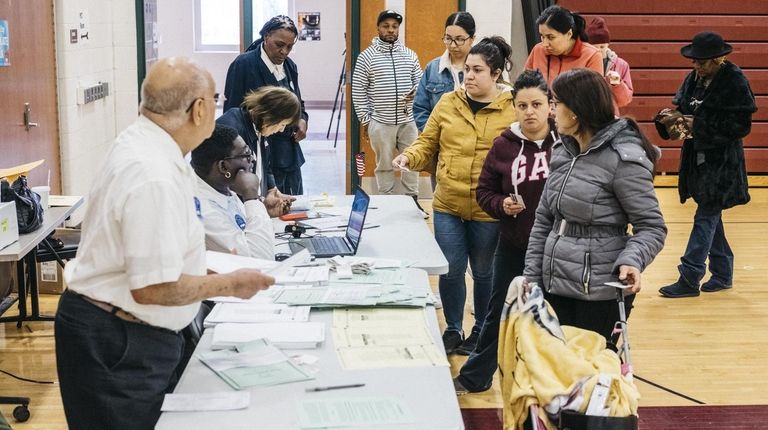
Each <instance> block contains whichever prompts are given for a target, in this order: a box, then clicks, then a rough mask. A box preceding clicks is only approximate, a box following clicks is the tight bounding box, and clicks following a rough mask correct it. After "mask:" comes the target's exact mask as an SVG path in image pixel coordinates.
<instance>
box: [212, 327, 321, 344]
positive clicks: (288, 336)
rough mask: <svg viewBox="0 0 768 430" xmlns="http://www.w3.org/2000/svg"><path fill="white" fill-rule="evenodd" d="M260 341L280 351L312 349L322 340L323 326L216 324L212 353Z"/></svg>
mask: <svg viewBox="0 0 768 430" xmlns="http://www.w3.org/2000/svg"><path fill="white" fill-rule="evenodd" d="M262 338H264V339H269V341H270V342H271V343H272V344H274V345H275V346H276V347H278V348H282V349H313V348H317V347H318V346H319V345H320V343H321V342H323V341H324V340H325V325H324V324H323V323H317V322H306V323H263V324H240V323H222V324H217V325H216V327H215V328H214V329H213V342H212V344H211V349H214V350H217V349H228V348H232V347H233V346H236V345H239V344H242V343H246V342H250V341H253V340H255V339H262Z"/></svg>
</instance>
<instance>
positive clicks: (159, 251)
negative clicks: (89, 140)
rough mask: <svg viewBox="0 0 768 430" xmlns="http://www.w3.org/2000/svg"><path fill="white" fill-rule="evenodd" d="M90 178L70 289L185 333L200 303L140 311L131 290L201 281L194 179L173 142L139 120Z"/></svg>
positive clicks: (202, 255) (143, 307) (202, 250)
mask: <svg viewBox="0 0 768 430" xmlns="http://www.w3.org/2000/svg"><path fill="white" fill-rule="evenodd" d="M95 178H96V180H95V182H94V185H93V187H92V188H91V191H90V193H89V195H88V198H87V206H88V208H87V210H86V214H85V218H84V220H83V234H82V238H81V241H80V247H79V250H78V252H77V258H75V259H74V260H71V261H70V262H69V263H68V264H67V266H66V269H65V271H64V277H65V279H66V281H67V284H68V285H69V288H70V289H72V290H73V291H75V292H77V293H79V294H82V295H85V296H88V297H90V298H92V299H95V300H100V301H103V302H107V303H110V304H112V305H114V306H117V307H120V308H121V309H123V310H125V311H127V312H130V313H131V314H133V315H134V316H136V317H137V318H140V319H141V320H143V321H145V322H147V323H149V324H151V325H155V326H158V327H163V328H167V329H170V330H180V329H182V328H184V327H185V326H187V325H188V324H189V323H190V322H191V321H192V319H194V317H195V315H196V314H197V310H198V308H199V306H200V304H199V303H192V304H189V305H184V306H161V305H142V304H139V303H136V301H134V300H133V296H132V295H131V290H136V289H140V288H144V287H146V286H149V285H155V284H161V283H165V282H175V281H178V279H179V277H180V276H181V275H182V274H187V275H205V274H206V265H205V235H204V232H203V224H202V222H200V216H201V213H200V199H199V198H198V197H197V196H196V194H195V193H196V189H197V186H196V182H195V179H196V178H197V175H196V174H195V172H194V171H193V170H192V167H191V166H190V165H189V164H188V163H187V162H186V161H184V157H183V155H182V153H181V149H180V148H179V146H178V145H177V144H176V142H175V141H174V140H173V138H172V137H171V136H170V135H169V134H168V133H166V132H165V131H164V130H163V129H161V128H160V127H158V126H157V125H156V124H155V123H153V122H152V121H150V120H149V119H147V118H146V117H144V116H140V117H139V118H138V119H137V120H136V122H134V123H133V124H132V125H130V126H129V127H128V128H126V129H125V131H123V132H122V133H120V135H119V136H118V137H117V139H116V140H115V143H114V145H113V146H112V148H111V150H110V152H109V154H108V155H107V159H106V162H105V164H104V166H103V168H102V170H101V171H100V172H99V173H98V174H97V175H96V176H95Z"/></svg>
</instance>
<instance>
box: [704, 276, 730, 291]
mask: <svg viewBox="0 0 768 430" xmlns="http://www.w3.org/2000/svg"><path fill="white" fill-rule="evenodd" d="M731 288H733V284H728V285H725V284H721V283H720V282H717V281H715V280H714V279H710V280H709V281H707V282H705V283H703V284H701V291H703V292H705V293H715V292H717V291H721V290H728V289H731Z"/></svg>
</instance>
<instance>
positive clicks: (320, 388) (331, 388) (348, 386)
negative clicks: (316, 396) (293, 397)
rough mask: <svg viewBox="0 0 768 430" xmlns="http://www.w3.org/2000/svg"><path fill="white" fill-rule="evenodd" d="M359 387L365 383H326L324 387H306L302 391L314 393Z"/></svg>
mask: <svg viewBox="0 0 768 430" xmlns="http://www.w3.org/2000/svg"><path fill="white" fill-rule="evenodd" d="M359 387H365V384H348V385H328V386H325V387H314V388H307V389H305V390H304V391H305V392H307V393H314V392H316V391H328V390H340V389H342V388H359Z"/></svg>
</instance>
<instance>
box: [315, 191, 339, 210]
mask: <svg viewBox="0 0 768 430" xmlns="http://www.w3.org/2000/svg"><path fill="white" fill-rule="evenodd" d="M309 201H310V202H311V203H312V205H314V207H316V208H320V207H322V208H327V207H332V206H333V205H334V204H336V197H335V196H329V195H328V194H327V193H322V194H320V195H319V196H312V197H310V198H309Z"/></svg>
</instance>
